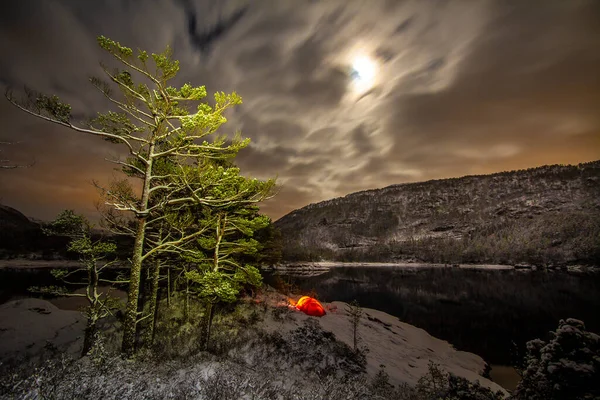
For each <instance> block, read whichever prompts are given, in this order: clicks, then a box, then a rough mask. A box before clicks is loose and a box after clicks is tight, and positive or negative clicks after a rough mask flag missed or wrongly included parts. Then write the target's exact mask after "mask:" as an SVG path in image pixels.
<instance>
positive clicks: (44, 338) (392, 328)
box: [0, 292, 506, 393]
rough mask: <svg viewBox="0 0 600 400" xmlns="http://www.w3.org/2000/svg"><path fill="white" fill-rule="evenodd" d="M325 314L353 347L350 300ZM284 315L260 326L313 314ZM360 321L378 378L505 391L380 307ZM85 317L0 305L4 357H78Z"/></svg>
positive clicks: (472, 361)
mask: <svg viewBox="0 0 600 400" xmlns="http://www.w3.org/2000/svg"><path fill="white" fill-rule="evenodd" d="M259 300H260V301H264V302H267V303H269V305H271V306H272V307H285V308H288V299H287V297H285V296H283V295H280V294H278V293H275V292H267V294H266V295H264V297H263V298H262V299H259ZM295 300H297V299H295ZM324 306H325V307H326V309H327V310H328V312H327V314H326V315H325V316H323V317H321V318H318V322H319V324H320V325H321V327H322V328H323V329H324V330H326V331H330V332H332V333H334V334H335V336H336V338H337V339H338V340H341V341H343V342H345V343H346V344H348V345H350V346H352V330H351V325H350V322H349V319H348V315H347V313H346V306H347V305H346V304H345V303H342V302H333V303H326V304H324ZM289 310H290V311H289V312H287V311H286V317H285V318H277V319H276V318H274V317H273V315H272V313H267V314H266V317H265V319H264V321H263V322H262V327H263V328H264V329H265V330H267V331H271V332H274V331H277V332H280V333H282V334H285V333H286V332H290V331H292V330H294V329H295V328H297V327H299V326H301V325H302V324H303V321H304V320H306V319H308V318H315V317H309V316H307V315H305V314H303V313H301V312H299V311H295V310H294V309H292V308H291V307H290V308H289ZM363 312H364V314H363V316H362V318H361V321H360V327H359V335H360V338H361V340H360V345H361V346H366V347H368V349H369V351H368V354H367V373H368V374H369V375H370V376H374V375H375V374H376V373H377V371H379V369H380V365H385V366H386V372H387V373H388V374H389V376H390V380H391V382H390V383H392V384H399V383H402V382H406V383H408V384H410V385H414V384H415V383H416V382H417V381H418V379H419V378H420V377H421V376H423V375H425V374H426V373H427V371H428V364H429V361H433V362H435V363H437V364H439V365H440V366H441V368H442V369H444V370H446V371H448V372H451V373H453V374H455V375H458V376H461V377H464V378H467V379H469V380H471V381H476V380H478V381H479V382H480V383H481V384H482V385H483V386H486V387H489V388H491V389H492V390H494V391H496V390H501V391H503V392H505V393H506V391H505V390H504V389H502V388H501V387H500V386H499V385H497V384H496V383H494V382H492V381H490V380H488V379H486V378H483V377H482V376H481V375H480V374H482V373H483V371H484V369H485V367H486V364H485V362H484V360H483V359H482V358H481V357H479V356H477V355H475V354H472V353H467V352H462V351H457V350H455V349H454V348H453V347H452V345H450V344H449V343H448V342H445V341H443V340H439V339H437V338H434V337H433V336H431V335H429V334H428V333H427V332H426V331H424V330H423V329H419V328H416V327H414V326H412V325H409V324H406V323H403V322H401V321H399V320H398V318H396V317H393V316H391V315H389V314H386V313H383V312H381V311H377V310H372V309H367V308H365V309H363ZM84 327H85V323H84V318H83V316H82V314H81V313H80V312H77V311H68V310H61V309H58V308H57V307H56V306H54V305H53V304H51V303H49V302H48V301H45V300H40V299H24V300H17V301H12V302H9V303H5V304H3V305H1V306H0V360H5V359H8V358H11V357H14V356H15V355H33V354H36V353H37V352H39V351H40V350H41V349H42V348H44V346H46V345H47V344H48V343H50V344H52V345H54V346H56V347H58V348H60V349H61V350H63V351H65V352H68V353H71V354H73V355H76V354H77V353H78V352H79V351H80V349H81V344H82V337H83V329H84Z"/></svg>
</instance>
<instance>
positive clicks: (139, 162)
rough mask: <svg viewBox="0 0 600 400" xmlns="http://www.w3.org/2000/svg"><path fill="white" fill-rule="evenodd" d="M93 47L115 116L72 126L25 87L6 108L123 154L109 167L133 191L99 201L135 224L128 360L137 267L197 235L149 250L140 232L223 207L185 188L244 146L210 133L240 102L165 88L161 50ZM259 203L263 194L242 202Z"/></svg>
mask: <svg viewBox="0 0 600 400" xmlns="http://www.w3.org/2000/svg"><path fill="white" fill-rule="evenodd" d="M98 43H99V45H100V47H102V48H103V49H104V50H106V51H107V52H108V53H109V54H110V55H111V56H112V57H113V58H114V59H115V60H116V61H117V63H118V64H119V65H120V66H121V69H115V70H111V69H109V68H108V67H107V66H105V65H103V69H104V73H105V74H106V76H107V78H108V82H110V84H109V83H108V82H106V81H103V80H102V79H100V78H91V79H90V81H91V83H92V85H93V86H94V87H95V88H97V89H98V90H99V91H100V92H101V93H102V94H103V95H104V96H105V97H106V98H107V99H108V100H109V101H110V102H111V103H112V104H113V106H114V107H115V108H116V109H117V110H118V111H108V112H106V113H98V115H97V116H96V117H95V118H93V119H92V120H91V121H90V122H89V123H87V124H85V125H81V124H76V123H74V122H73V120H72V115H71V106H70V105H69V104H67V103H64V102H62V101H61V100H60V99H59V98H58V97H57V96H47V95H44V94H40V93H37V92H35V91H32V90H29V89H25V94H26V97H25V98H24V99H23V100H17V99H16V98H15V97H13V95H12V92H11V91H10V90H9V91H7V93H6V96H7V98H8V99H9V101H10V102H11V103H12V104H14V105H15V106H17V107H19V108H20V109H21V110H23V111H25V112H27V113H29V114H31V115H33V116H35V117H38V118H41V119H44V120H46V121H49V122H52V123H55V124H58V125H61V126H64V127H67V128H70V129H72V130H74V131H76V132H79V133H82V134H90V135H95V136H99V137H100V138H102V139H104V140H107V141H110V142H113V143H116V144H120V145H122V146H124V147H125V148H126V149H127V150H128V152H129V158H128V159H126V160H120V159H118V160H113V161H114V162H115V163H117V164H119V165H120V166H121V167H122V168H123V170H124V171H126V172H127V173H129V174H130V175H132V176H133V177H135V178H139V180H140V181H141V182H140V183H141V184H140V185H139V186H140V188H141V189H140V190H138V191H136V190H133V189H131V190H129V189H127V188H126V185H120V186H119V185H116V187H113V188H110V187H109V188H108V189H106V190H105V192H104V195H105V199H106V202H105V203H106V205H108V206H109V207H112V208H113V209H114V210H116V211H117V212H125V213H130V215H132V216H133V218H134V219H135V226H133V227H130V226H126V227H125V229H127V230H129V231H130V233H131V235H132V236H133V238H134V246H133V251H132V254H131V270H130V277H129V282H130V283H129V290H128V300H127V306H126V310H125V318H124V322H123V330H124V332H123V341H122V346H121V347H122V351H123V352H124V353H125V354H126V355H127V356H132V355H133V353H134V351H135V342H136V328H137V324H138V321H139V318H140V313H139V312H138V298H139V290H140V279H141V272H142V264H143V263H145V262H147V261H149V260H150V259H152V258H153V257H155V256H156V255H158V254H160V252H162V251H169V250H173V249H176V248H178V247H179V246H182V245H184V244H185V243H186V242H189V241H191V240H193V239H194V238H196V237H198V236H200V235H201V234H202V229H200V230H197V231H194V230H193V229H191V228H190V229H185V230H180V231H177V230H169V234H168V236H166V237H165V239H164V240H162V241H161V242H160V243H159V244H157V245H155V246H148V243H147V241H146V234H147V233H148V232H149V231H151V230H154V229H156V228H157V227H158V226H159V225H160V224H161V223H162V222H163V220H164V219H165V215H166V214H165V213H164V212H162V211H161V210H163V209H164V208H165V207H166V208H169V209H170V210H171V211H170V212H173V211H177V212H185V210H186V208H189V207H193V206H199V205H201V206H205V207H215V206H219V205H221V204H224V205H226V204H227V200H226V199H224V198H219V199H218V200H216V199H211V198H208V197H206V196H205V194H204V193H203V192H204V189H203V188H202V187H201V186H199V185H196V186H191V185H190V183H193V182H192V181H190V179H189V176H188V174H189V173H191V175H194V174H197V173H198V172H197V171H195V170H198V169H202V168H203V165H204V164H205V163H204V161H205V160H207V159H210V160H214V159H230V158H233V157H234V156H235V155H236V154H237V152H238V151H239V150H240V149H242V148H244V147H245V146H247V145H248V143H249V141H248V140H242V139H241V137H240V135H239V134H236V135H235V137H234V138H233V139H232V140H227V139H226V137H224V136H215V135H214V134H215V133H216V131H217V130H218V129H219V127H220V126H221V125H222V124H223V123H224V122H226V118H225V117H224V115H223V113H224V112H225V111H226V110H227V109H229V108H231V107H233V106H235V105H238V104H240V103H241V98H240V97H239V96H238V95H237V94H236V93H231V94H225V93H223V92H219V93H216V94H215V96H214V105H212V106H211V105H209V104H208V103H207V102H204V101H202V100H203V99H204V98H205V97H206V94H207V93H206V89H205V87H204V86H192V85H191V84H188V83H186V84H184V85H183V86H181V87H179V88H177V87H173V86H170V85H169V81H171V80H172V79H173V78H174V77H175V76H176V74H177V72H178V71H179V62H178V61H176V60H173V59H172V53H171V50H170V49H169V48H167V49H166V50H165V51H164V52H163V53H158V54H152V55H149V54H148V53H147V52H146V51H143V50H138V51H137V52H136V53H135V54H134V51H133V50H132V49H131V48H128V47H125V46H122V45H121V44H120V43H118V42H115V41H114V40H111V39H108V38H106V37H104V36H100V37H99V38H98ZM111 84H112V85H113V86H116V88H117V89H118V94H119V95H118V96H117V95H114V93H113V89H112V87H111ZM194 104H195V105H196V107H195V109H193V108H192V106H193V105H194ZM211 137H212V141H209V139H210V138H211ZM165 171H167V173H166V174H165ZM194 176H195V175H194ZM198 182H199V181H198ZM262 198H264V196H262V197H261V196H258V197H255V198H253V199H248V201H251V202H256V201H260V200H261V199H262Z"/></svg>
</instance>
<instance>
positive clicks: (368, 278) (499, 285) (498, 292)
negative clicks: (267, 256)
mask: <svg viewBox="0 0 600 400" xmlns="http://www.w3.org/2000/svg"><path fill="white" fill-rule="evenodd" d="M278 280H282V281H284V282H285V283H286V284H291V285H293V286H296V287H297V288H298V290H299V292H302V293H309V292H314V293H316V295H317V297H318V298H319V299H320V300H322V301H325V302H328V301H333V300H339V301H344V302H350V301H352V300H357V301H358V302H359V304H360V305H361V306H363V307H368V308H374V309H377V310H381V311H384V312H386V313H388V314H391V315H394V316H396V317H398V318H399V319H400V320H402V321H403V322H407V323H409V324H412V325H415V326H417V327H420V328H423V329H425V330H426V331H427V332H429V333H430V334H431V335H433V336H436V337H438V338H441V339H444V340H447V341H448V342H450V343H452V344H453V345H454V347H455V348H457V349H459V350H465V351H469V352H473V353H475V354H478V355H480V356H482V357H483V358H484V359H485V360H486V361H487V362H488V363H490V364H495V365H502V366H508V365H514V363H515V362H516V361H517V360H519V359H521V358H522V357H523V355H524V345H525V342H526V341H528V340H531V339H534V338H538V337H539V338H546V337H547V333H548V332H549V331H551V330H554V329H556V327H557V326H558V321H559V320H560V319H565V318H569V317H572V318H577V319H580V320H583V321H584V322H585V323H586V326H587V328H588V329H589V330H591V331H594V332H600V312H599V310H600V274H594V273H568V272H563V271H522V270H482V269H462V268H406V267H393V266H392V267H356V266H351V267H344V266H340V267H334V268H331V269H330V270H329V272H326V273H324V274H321V275H318V276H312V277H300V276H297V277H294V276H279V277H278V276H277V275H273V274H271V275H268V276H266V278H265V281H266V282H267V283H269V284H271V285H274V286H275V287H277V285H280V284H281V282H278ZM493 372H497V373H503V374H507V373H508V374H509V375H510V372H507V371H506V370H503V369H502V368H498V369H497V370H496V371H493ZM492 375H493V373H492ZM505 387H506V386H505Z"/></svg>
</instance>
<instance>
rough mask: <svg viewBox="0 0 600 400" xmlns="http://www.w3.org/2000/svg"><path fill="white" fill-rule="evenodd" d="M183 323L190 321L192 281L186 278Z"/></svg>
mask: <svg viewBox="0 0 600 400" xmlns="http://www.w3.org/2000/svg"><path fill="white" fill-rule="evenodd" d="M183 302H184V303H183V322H185V323H187V322H188V321H189V320H190V281H189V280H188V279H187V278H185V298H184V299H183Z"/></svg>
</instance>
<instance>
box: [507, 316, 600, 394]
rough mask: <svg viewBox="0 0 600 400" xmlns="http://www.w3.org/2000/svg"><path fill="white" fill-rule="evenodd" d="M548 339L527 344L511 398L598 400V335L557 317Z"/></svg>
mask: <svg viewBox="0 0 600 400" xmlns="http://www.w3.org/2000/svg"><path fill="white" fill-rule="evenodd" d="M550 334H551V339H550V340H549V341H548V342H544V341H543V340H541V339H535V340H532V341H530V342H528V343H527V356H526V358H525V369H524V371H523V379H522V380H521V382H520V383H519V385H518V387H517V389H516V391H515V395H514V397H515V399H519V400H520V399H528V400H553V399H556V400H559V399H560V400H568V399H600V336H599V335H597V334H595V333H592V332H588V331H587V330H586V329H585V325H584V323H583V322H582V321H579V320H576V319H572V318H569V319H567V320H566V321H565V320H560V322H559V323H558V329H557V330H556V331H555V332H550Z"/></svg>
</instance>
